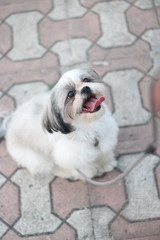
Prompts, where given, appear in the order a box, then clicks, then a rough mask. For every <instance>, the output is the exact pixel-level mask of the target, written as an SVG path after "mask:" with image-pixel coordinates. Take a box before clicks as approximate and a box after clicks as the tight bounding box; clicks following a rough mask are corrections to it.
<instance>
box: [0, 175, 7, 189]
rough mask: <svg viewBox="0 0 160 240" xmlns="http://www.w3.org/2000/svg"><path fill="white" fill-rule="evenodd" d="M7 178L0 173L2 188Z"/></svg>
mask: <svg viewBox="0 0 160 240" xmlns="http://www.w3.org/2000/svg"><path fill="white" fill-rule="evenodd" d="M5 181H6V178H5V177H4V176H3V175H2V174H1V173H0V187H1V186H2V185H3V184H4V183H5Z"/></svg>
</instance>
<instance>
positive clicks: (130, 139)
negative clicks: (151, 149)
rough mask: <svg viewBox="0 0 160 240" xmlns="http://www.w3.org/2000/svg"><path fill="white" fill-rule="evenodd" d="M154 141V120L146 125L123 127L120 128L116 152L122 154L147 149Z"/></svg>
mask: <svg viewBox="0 0 160 240" xmlns="http://www.w3.org/2000/svg"><path fill="white" fill-rule="evenodd" d="M152 142H153V127H152V121H150V122H149V123H148V124H146V125H140V126H132V127H122V128H120V129H119V135H118V144H117V147H116V154H117V155H122V154H127V153H133V152H141V151H145V150H146V149H147V147H148V146H149V145H150V144H151V143H152Z"/></svg>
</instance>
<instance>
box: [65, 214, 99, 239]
mask: <svg viewBox="0 0 160 240" xmlns="http://www.w3.org/2000/svg"><path fill="white" fill-rule="evenodd" d="M91 218H92V215H91V211H90V210H89V209H83V210H75V211H74V212H73V213H72V214H71V216H70V217H69V218H68V220H67V222H68V223H69V224H70V225H71V226H72V227H73V228H75V229H76V230H77V234H78V240H83V239H85V240H92V239H94V235H93V227H92V220H91Z"/></svg>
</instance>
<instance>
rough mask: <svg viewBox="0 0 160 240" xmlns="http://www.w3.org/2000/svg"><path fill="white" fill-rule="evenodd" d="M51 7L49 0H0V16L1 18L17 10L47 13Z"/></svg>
mask: <svg viewBox="0 0 160 240" xmlns="http://www.w3.org/2000/svg"><path fill="white" fill-rule="evenodd" d="M51 8H52V4H51V1H50V0H32V1H27V2H26V1H23V0H7V1H3V0H2V1H1V2H0V16H1V19H4V18H6V17H8V16H9V15H12V14H14V13H17V12H29V11H31V12H32V11H35V10H36V11H40V12H42V13H44V14H45V13H48V12H49V11H50V10H51Z"/></svg>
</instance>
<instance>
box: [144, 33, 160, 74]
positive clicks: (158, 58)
mask: <svg viewBox="0 0 160 240" xmlns="http://www.w3.org/2000/svg"><path fill="white" fill-rule="evenodd" d="M142 38H143V39H144V40H146V41H147V42H148V43H149V44H150V45H151V52H150V55H151V58H152V61H153V68H152V69H151V71H150V75H151V76H153V77H155V76H156V75H157V76H158V75H159V62H160V30H159V29H153V30H148V31H147V32H145V33H144V34H143V36H142Z"/></svg>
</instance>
